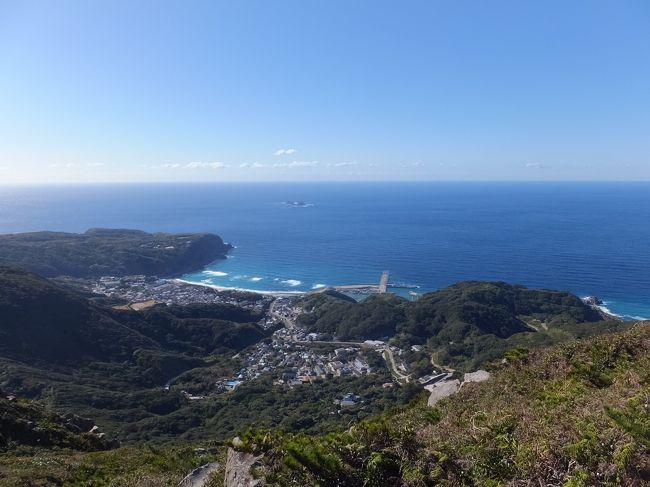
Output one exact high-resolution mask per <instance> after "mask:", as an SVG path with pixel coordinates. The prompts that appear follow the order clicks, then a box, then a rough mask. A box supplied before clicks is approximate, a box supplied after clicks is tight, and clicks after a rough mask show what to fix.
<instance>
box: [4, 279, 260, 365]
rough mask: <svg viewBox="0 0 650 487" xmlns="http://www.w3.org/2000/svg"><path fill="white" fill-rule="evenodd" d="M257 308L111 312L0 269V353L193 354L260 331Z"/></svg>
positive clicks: (241, 341)
mask: <svg viewBox="0 0 650 487" xmlns="http://www.w3.org/2000/svg"><path fill="white" fill-rule="evenodd" d="M260 316H261V315H260V313H256V312H251V311H247V310H242V309H239V308H235V307H232V306H223V305H195V306H189V307H180V306H169V307H168V306H165V305H160V306H156V307H154V308H152V309H150V310H147V311H145V312H135V311H117V310H113V309H110V308H105V307H102V306H99V305H97V304H94V303H93V302H91V301H89V300H88V299H86V298H84V297H82V296H81V295H79V294H77V293H75V292H72V291H69V290H67V289H64V288H62V287H61V286H59V285H57V284H55V283H53V282H52V281H49V280H47V279H45V278H42V277H40V276H38V275H36V274H33V273H29V272H25V271H22V270H19V269H14V268H7V267H0V317H2V319H1V320H0V356H4V357H8V358H12V359H17V360H23V361H27V362H35V363H37V362H48V363H52V364H59V365H74V364H83V363H88V362H91V361H103V362H108V361H113V362H121V361H124V360H127V361H128V360H133V354H134V352H135V351H137V350H143V349H144V350H157V351H160V352H165V353H174V354H185V355H187V356H193V357H203V356H207V355H210V354H211V353H213V352H214V351H217V350H224V349H225V350H240V349H242V348H244V347H246V346H248V345H250V344H252V343H255V342H256V341H259V340H260V339H262V338H263V337H264V336H265V333H264V332H263V331H262V330H261V329H260V328H259V327H258V326H257V325H256V324H254V322H256V321H258V320H259V319H260Z"/></svg>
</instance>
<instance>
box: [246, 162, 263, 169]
mask: <svg viewBox="0 0 650 487" xmlns="http://www.w3.org/2000/svg"><path fill="white" fill-rule="evenodd" d="M239 167H244V168H248V167H250V168H253V169H259V168H260V167H266V164H260V163H259V162H252V163H251V162H244V163H243V164H240V165H239Z"/></svg>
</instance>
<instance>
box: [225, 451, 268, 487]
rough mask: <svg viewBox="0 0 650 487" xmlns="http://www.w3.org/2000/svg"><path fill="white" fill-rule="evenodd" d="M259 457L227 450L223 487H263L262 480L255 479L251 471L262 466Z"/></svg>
mask: <svg viewBox="0 0 650 487" xmlns="http://www.w3.org/2000/svg"><path fill="white" fill-rule="evenodd" d="M261 458H262V457H261V456H255V455H253V454H251V453H246V452H239V451H236V450H233V449H232V448H229V449H228V458H227V460H226V475H225V479H224V484H223V485H224V486H225V487H263V486H264V480H263V479H261V478H259V479H258V478H255V477H254V476H253V474H252V473H251V469H253V468H258V467H261V466H262V463H261V462H260V459H261Z"/></svg>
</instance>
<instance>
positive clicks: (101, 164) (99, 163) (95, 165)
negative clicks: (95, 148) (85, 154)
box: [86, 162, 106, 167]
mask: <svg viewBox="0 0 650 487" xmlns="http://www.w3.org/2000/svg"><path fill="white" fill-rule="evenodd" d="M105 165H106V164H104V163H103V162H87V163H86V167H102V166H105Z"/></svg>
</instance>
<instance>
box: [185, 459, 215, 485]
mask: <svg viewBox="0 0 650 487" xmlns="http://www.w3.org/2000/svg"><path fill="white" fill-rule="evenodd" d="M218 469H219V462H213V463H206V464H205V465H202V466H200V467H199V468H196V469H194V470H192V472H190V473H189V474H188V475H187V477H185V478H184V479H183V480H181V483H180V484H178V487H203V486H204V485H205V484H206V483H207V482H208V480H210V474H211V473H212V472H215V471H217V470H218Z"/></svg>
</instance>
